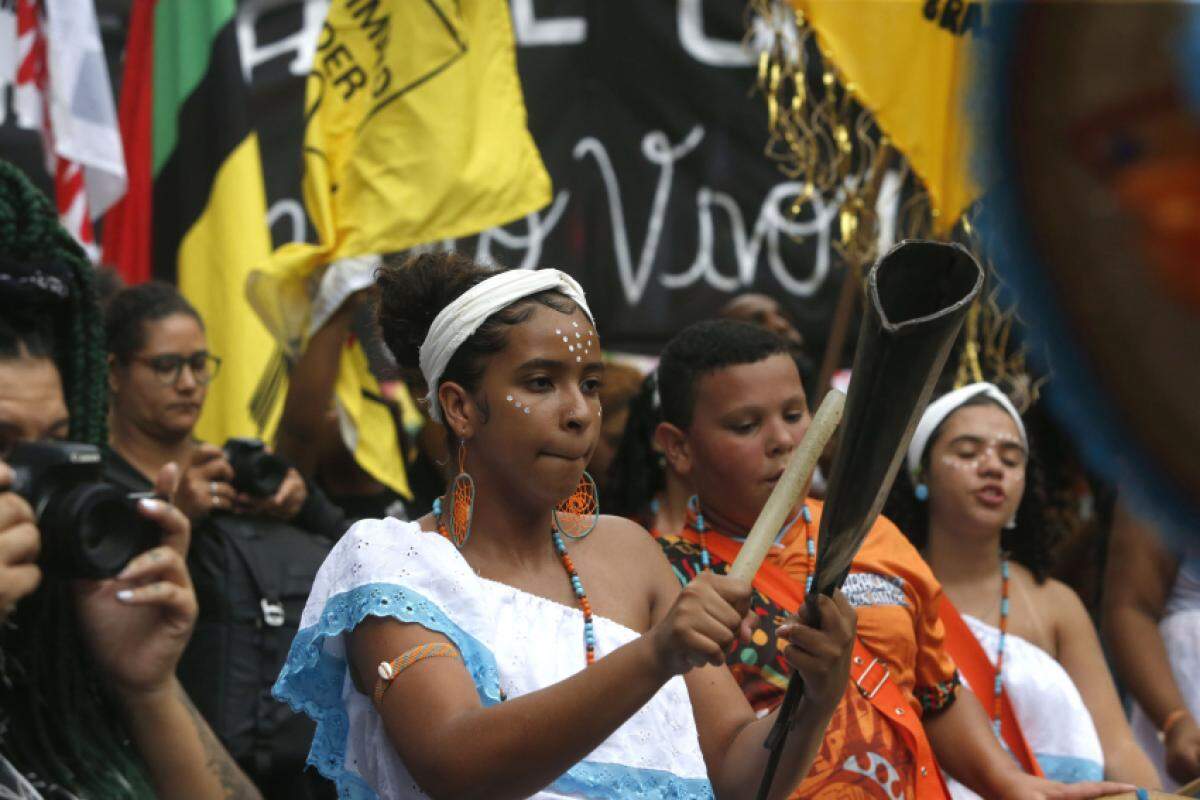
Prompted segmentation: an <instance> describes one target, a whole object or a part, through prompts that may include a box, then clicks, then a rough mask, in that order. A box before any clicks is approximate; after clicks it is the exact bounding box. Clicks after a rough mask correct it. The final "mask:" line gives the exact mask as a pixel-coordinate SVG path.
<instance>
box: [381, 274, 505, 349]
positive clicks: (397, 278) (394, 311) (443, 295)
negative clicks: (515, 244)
mask: <svg viewBox="0 0 1200 800" xmlns="http://www.w3.org/2000/svg"><path fill="white" fill-rule="evenodd" d="M491 274H492V273H491V271H490V270H487V269H484V268H483V267H481V266H480V265H479V264H477V263H475V261H473V260H471V259H470V258H467V257H466V256H463V255H460V254H458V253H454V252H444V251H443V252H436V253H421V254H419V255H411V256H408V257H406V258H405V257H401V256H388V257H386V258H385V259H384V260H383V266H381V267H380V268H379V271H378V272H377V273H376V281H377V283H378V285H379V329H380V332H381V333H382V334H383V340H384V342H386V343H387V346H388V348H389V349H390V350H391V351H392V355H393V356H394V357H395V359H396V363H397V364H399V365H400V367H401V368H402V369H406V370H414V369H416V370H419V369H420V367H421V344H422V343H424V341H425V336H426V335H427V334H428V333H429V328H430V326H431V325H433V320H434V318H435V317H437V315H438V313H440V312H441V310H442V309H443V308H445V307H446V306H448V305H450V303H452V302H453V301H454V300H455V299H456V298H458V297H459V296H461V295H462V294H463V293H464V292H466V291H467V290H468V289H470V288H471V287H472V286H474V285H476V284H477V283H480V282H481V281H483V280H484V279H486V278H487V277H488V276H489V275H491Z"/></svg>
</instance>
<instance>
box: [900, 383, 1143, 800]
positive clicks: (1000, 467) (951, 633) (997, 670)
mask: <svg viewBox="0 0 1200 800" xmlns="http://www.w3.org/2000/svg"><path fill="white" fill-rule="evenodd" d="M906 466H907V475H908V478H909V482H908V483H907V484H905V482H904V481H897V485H896V489H895V491H894V492H893V496H892V498H891V499H890V501H889V503H888V507H887V508H886V509H885V513H886V514H887V515H888V516H889V518H891V519H893V520H894V521H895V522H896V524H897V525H899V526H900V528H901V529H902V530H903V531H904V532H905V533H906V534H908V536H909V538H910V539H912V540H913V543H914V544H915V545H916V546H917V547H918V548H920V550H921V552H922V555H923V556H924V557H925V560H926V561H928V562H929V565H930V566H931V567H932V568H933V572H934V575H935V576H936V577H937V579H938V580H939V581H940V582H941V584H942V588H943V590H944V591H945V595H946V597H947V598H948V599H949V600H950V602H951V603H952V604H953V608H948V607H943V610H942V619H943V622H944V624H945V626H946V630H947V638H946V646H947V649H948V650H949V651H950V652H951V654H952V655H954V657H955V660H956V662H958V664H959V668H960V670H961V671H962V673H963V675H964V678H965V679H966V682H968V683H970V684H971V688H972V690H973V691H974V692H975V693H976V695H978V696H979V698H980V700H981V702H982V703H983V705H984V709H985V710H986V711H988V712H989V714H990V715H991V717H992V722H993V726H994V727H995V728H996V730H997V735H999V736H1000V737H1001V738H1002V739H1003V740H1004V742H1005V743H1006V745H1008V747H1009V749H1010V751H1012V752H1014V753H1016V754H1017V757H1018V759H1019V760H1022V761H1026V760H1028V761H1029V762H1030V763H1033V762H1036V767H1030V766H1028V765H1027V769H1040V770H1041V771H1042V772H1044V773H1045V775H1046V776H1047V777H1048V778H1053V779H1055V780H1059V781H1063V782H1067V783H1073V782H1077V781H1083V780H1100V779H1101V778H1108V779H1110V780H1118V781H1127V782H1130V783H1134V784H1137V785H1140V786H1145V787H1151V788H1153V787H1156V786H1157V785H1158V778H1157V776H1156V775H1155V773H1154V770H1153V767H1152V766H1151V764H1150V762H1149V760H1148V759H1147V758H1146V755H1145V754H1144V753H1143V752H1142V751H1141V750H1140V749H1139V748H1138V746H1137V744H1136V742H1135V741H1134V739H1133V735H1132V733H1131V731H1130V728H1129V725H1128V723H1127V721H1126V719H1125V716H1124V713H1123V712H1122V709H1121V705H1120V701H1119V699H1118V697H1117V693H1116V689H1115V687H1114V686H1113V681H1112V678H1111V676H1110V675H1109V672H1108V668H1107V666H1106V665H1105V661H1104V655H1103V653H1102V652H1101V649H1100V642H1099V639H1098V638H1097V636H1096V632H1095V630H1094V628H1093V626H1092V622H1091V619H1090V617H1089V616H1088V613H1087V610H1086V609H1085V608H1084V606H1083V603H1082V602H1080V600H1079V598H1078V596H1076V595H1075V593H1074V592H1073V591H1072V590H1071V589H1070V588H1069V587H1067V586H1066V585H1065V584H1063V583H1060V582H1059V581H1056V580H1053V579H1050V578H1048V577H1047V574H1046V573H1047V567H1048V546H1049V544H1050V542H1049V541H1048V539H1049V538H1050V535H1049V533H1048V530H1047V526H1048V521H1047V520H1046V519H1044V517H1043V515H1042V513H1041V512H1042V510H1043V506H1044V503H1043V497H1044V495H1043V492H1042V487H1041V486H1040V474H1038V473H1036V472H1034V471H1032V470H1031V469H1030V463H1029V438H1028V435H1027V433H1026V430H1025V425H1024V423H1023V422H1022V420H1021V415H1020V413H1018V411H1017V409H1016V408H1015V407H1014V406H1013V404H1012V403H1011V402H1010V401H1009V399H1008V398H1007V397H1006V396H1005V395H1004V394H1003V392H1001V391H1000V389H998V388H997V387H996V386H994V385H993V384H990V383H975V384H971V385H969V386H965V387H963V388H961V389H958V390H956V391H953V392H950V393H949V394H947V395H945V396H943V397H941V398H939V399H938V400H935V401H934V402H933V403H931V404H930V405H929V408H928V409H927V410H926V411H925V414H924V415H923V416H922V418H921V420H920V422H919V423H918V425H917V429H916V433H915V434H914V435H913V439H912V442H911V444H910V445H909V449H908V454H907V459H906ZM960 615H961V616H960ZM972 637H973V640H972ZM976 658H977V659H978V661H979V662H980V667H979V668H977V671H976V672H975V675H976V676H977V677H976V680H975V681H974V682H972V681H971V673H970V671H969V668H970V663H971V662H972V661H973V660H974V659H976ZM978 676H981V677H978ZM978 684H983V685H978ZM989 684H990V685H989ZM949 783H950V788H951V793H952V794H953V796H954V797H955V798H973V797H975V796H976V795H974V794H973V793H972V792H971V791H970V790H969V789H967V788H966V787H964V786H962V785H961V784H958V783H956V782H954V781H953V780H951V781H949Z"/></svg>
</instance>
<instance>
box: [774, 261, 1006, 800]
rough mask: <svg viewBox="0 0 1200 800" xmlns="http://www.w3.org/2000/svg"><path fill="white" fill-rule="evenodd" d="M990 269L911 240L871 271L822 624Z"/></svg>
mask: <svg viewBox="0 0 1200 800" xmlns="http://www.w3.org/2000/svg"><path fill="white" fill-rule="evenodd" d="M982 286H983V270H982V269H981V268H980V267H979V264H978V263H977V262H976V261H975V258H974V257H973V256H972V255H971V254H970V253H969V252H968V251H967V249H966V248H964V247H963V246H962V245H958V244H948V243H943V242H928V241H918V240H912V241H904V242H901V243H900V244H898V245H896V246H895V247H893V248H892V249H891V250H889V251H888V252H887V253H886V254H885V255H884V256H883V257H882V258H880V259H879V260H878V261H877V262H875V266H873V267H872V268H871V271H870V272H869V273H868V275H867V287H866V294H867V303H866V309H865V311H864V313H863V320H862V327H861V328H860V330H859V337H858V348H857V350H856V351H855V353H854V366H853V368H852V370H851V373H850V387H849V391H848V392H847V396H846V406H845V412H844V414H843V417H842V433H841V442H840V443H839V445H838V448H837V452H836V453H835V454H834V458H833V467H832V469H831V470H830V475H829V484H828V489H827V491H826V495H825V507H824V510H823V511H822V512H821V526H820V533H819V536H818V545H817V547H818V550H817V562H816V569H815V570H814V572H813V576H812V578H813V580H812V593H813V594H810V596H809V602H806V603H805V607H806V609H807V616H808V621H809V624H816V623H818V622H819V620H818V619H817V618H816V614H817V604H816V603H815V602H812V601H813V600H815V597H814V596H813V595H815V594H816V593H821V594H825V595H832V594H833V591H834V590H835V589H837V588H838V587H840V586H841V585H842V583H843V582H844V581H845V580H846V575H847V574H848V573H849V571H850V562H851V561H852V560H853V559H854V555H855V554H856V553H857V552H858V548H859V546H860V545H861V544H862V541H863V539H864V538H865V537H866V535H867V531H869V530H870V529H871V526H872V525H873V524H874V523H875V519H876V518H877V517H878V516H879V510H880V509H881V508H882V507H883V503H884V500H885V499H886V498H887V494H888V492H889V491H891V488H892V482H893V481H894V480H895V478H896V472H897V471H898V470H899V469H900V464H901V462H902V461H903V459H904V454H905V452H906V450H907V449H908V443H909V440H910V439H912V435H913V431H914V429H915V428H916V425H917V421H918V420H919V419H920V415H921V412H922V411H924V409H925V406H926V405H927V404H928V402H929V396H930V394H932V392H933V388H934V385H935V384H936V382H937V379H938V376H939V375H940V374H941V372H942V368H943V367H944V366H945V364H946V358H947V357H948V356H949V354H950V348H951V347H952V346H953V344H954V339H955V337H957V336H958V332H959V330H960V329H961V328H962V323H963V319H964V318H965V316H966V313H967V309H968V308H969V307H970V305H971V303H972V301H974V299H975V298H976V296H977V295H978V294H979V290H980V288H981V287H982ZM803 691H804V689H803V681H801V680H800V677H799V675H796V674H793V675H792V680H791V683H790V684H789V685H788V690H787V693H786V694H785V695H784V699H783V703H782V704H781V705H780V707H779V716H778V718H777V721H776V723H775V727H774V728H773V729H772V731H771V734H770V735H769V736H768V737H767V742H766V747H768V748H770V749H771V756H770V758H769V759H768V761H767V769H766V772H765V773H764V774H763V780H762V783H761V784H760V785H759V790H758V797H759V798H760V800H765V799H766V797H767V795H768V793H769V792H770V789H771V781H772V779H773V778H774V775H775V770H776V768H777V767H778V764H779V757H780V755H781V754H782V752H783V744H784V741H785V740H786V738H787V733H788V730H789V721H790V720H791V717H792V715H793V714H794V712H795V709H796V705H797V704H798V703H799V701H800V697H801V695H802V694H803Z"/></svg>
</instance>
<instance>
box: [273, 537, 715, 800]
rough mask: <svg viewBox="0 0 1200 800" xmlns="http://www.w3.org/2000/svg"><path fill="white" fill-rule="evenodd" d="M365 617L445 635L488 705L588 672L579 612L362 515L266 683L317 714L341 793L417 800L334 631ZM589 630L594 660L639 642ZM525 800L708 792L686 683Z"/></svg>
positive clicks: (676, 682) (441, 543)
mask: <svg viewBox="0 0 1200 800" xmlns="http://www.w3.org/2000/svg"><path fill="white" fill-rule="evenodd" d="M546 546H547V547H550V546H551V545H550V542H549V534H548V533H547V543H546ZM582 577H583V580H584V582H585V585H586V581H587V576H586V575H585V576H582ZM563 579H564V580H566V577H565V574H564V578H563ZM369 616H379V617H392V618H394V619H397V620H399V621H401V622H411V623H417V624H419V625H422V626H424V627H426V628H428V629H429V630H431V631H437V632H439V633H442V634H444V635H445V636H446V637H447V638H449V639H450V640H451V641H452V642H453V643H454V645H455V646H456V647H457V648H458V650H459V652H460V653H461V654H462V657H463V662H464V664H465V665H466V668H467V670H468V671H469V672H470V674H471V676H472V678H474V681H475V686H476V689H477V690H478V692H479V698H480V700H481V701H482V702H483V704H484V705H485V706H490V705H494V704H496V703H499V702H501V697H502V696H503V697H506V698H510V699H511V698H514V697H519V696H520V695H523V694H527V693H529V692H533V691H536V690H538V689H542V688H545V687H547V686H550V685H552V684H554V683H557V682H559V681H562V680H564V679H566V678H568V677H570V676H571V675H573V674H575V673H577V672H579V671H580V670H582V669H584V668H585V663H584V648H583V614H582V612H581V611H579V609H577V608H569V607H567V606H564V605H560V604H558V603H555V602H552V601H550V600H546V599H544V598H541V597H537V596H534V595H531V594H528V593H526V592H522V591H520V590H518V589H514V588H513V587H511V586H508V585H505V584H502V583H496V582H494V581H489V580H486V579H483V578H480V577H479V576H478V575H476V574H475V573H474V571H472V570H471V568H470V567H469V566H468V564H467V562H466V561H465V560H464V559H463V558H462V556H461V554H459V552H458V551H457V550H456V549H455V547H454V546H453V545H452V544H451V543H450V542H448V541H447V540H445V539H444V538H443V537H441V536H439V535H437V534H435V533H429V532H427V531H422V530H421V529H420V527H419V526H418V525H417V524H416V523H411V522H401V521H399V520H395V519H386V520H363V521H361V522H359V523H358V524H356V525H355V526H354V527H353V528H351V530H350V531H349V532H348V533H347V534H346V535H345V536H343V537H342V539H341V540H340V541H339V542H338V543H337V545H336V546H335V547H334V548H333V550H332V551H331V552H330V554H329V556H328V558H327V559H326V561H325V563H324V564H323V565H322V567H321V569H320V571H319V572H318V573H317V577H316V580H315V581H314V582H313V588H312V593H311V594H310V595H309V598H308V603H307V605H306V607H305V609H304V615H303V617H302V619H301V623H300V631H299V633H298V634H297V635H296V638H295V640H294V641H293V642H292V647H291V651H290V653H289V655H288V660H287V662H286V663H285V664H284V667H283V671H282V672H281V673H280V675H279V679H278V681H277V682H276V683H275V688H274V693H275V696H276V697H277V698H279V699H280V700H283V701H285V702H287V703H288V704H290V705H291V706H292V708H294V709H296V710H297V711H303V712H304V713H306V714H308V715H309V716H310V717H312V718H313V719H314V720H315V721H316V723H317V730H316V734H315V736H314V738H313V744H312V749H311V751H310V752H309V756H308V763H309V764H311V765H313V766H315V767H316V768H317V769H318V770H319V771H320V772H321V774H323V775H325V776H326V777H327V778H329V779H330V780H332V781H334V782H335V783H336V784H337V787H338V795H339V797H340V798H353V799H354V800H375V798H387V799H388V800H392V799H393V798H423V797H426V795H425V794H424V793H423V792H422V791H421V789H420V787H418V786H417V784H416V782H415V781H414V780H413V779H412V776H411V775H410V774H409V772H408V770H407V769H405V766H404V763H403V761H401V759H400V757H399V755H397V753H396V751H395V749H394V748H393V747H392V746H391V743H390V740H389V739H388V736H387V733H386V732H385V730H384V726H383V720H382V719H381V718H380V716H379V714H378V713H377V712H376V711H375V708H374V706H373V704H372V702H371V701H370V699H368V698H367V697H366V696H364V695H363V694H361V693H360V692H358V690H357V689H355V687H354V684H353V682H352V680H351V678H350V676H349V673H348V670H347V663H346V651H345V642H344V639H343V636H344V635H345V634H346V633H347V632H349V631H352V630H353V629H354V628H355V626H357V625H358V624H359V623H360V622H362V620H363V619H365V618H366V617H369ZM595 632H596V657H597V659H599V658H602V657H603V656H604V655H605V654H606V653H611V652H612V651H613V650H615V649H617V648H618V647H621V646H622V645H624V644H626V643H628V642H630V641H632V640H634V639H636V638H637V637H638V636H639V634H638V633H637V632H636V631H633V630H630V629H629V628H626V627H624V626H623V625H620V624H618V623H616V622H613V621H612V620H609V619H605V618H603V617H599V616H597V617H595ZM397 655H399V654H397ZM534 797H536V798H539V799H541V798H547V799H548V798H618V797H620V798H624V797H639V798H711V797H712V788H711V786H710V784H709V782H708V778H707V773H706V770H705V765H704V760H703V758H702V757H701V754H700V745H699V740H698V737H697V734H696V726H695V721H694V719H693V715H692V706H691V702H690V700H689V697H688V693H687V688H686V686H685V685H684V682H683V679H682V678H680V677H675V678H673V679H672V680H670V681H669V682H667V683H666V684H665V685H664V686H663V687H662V689H660V690H659V691H658V693H657V694H655V695H654V697H653V698H652V699H651V700H650V701H649V702H648V703H647V704H646V705H645V706H643V707H642V708H641V709H640V710H639V711H638V712H637V713H636V714H634V715H633V716H632V717H630V718H629V720H627V721H626V722H625V724H624V725H622V726H621V727H620V728H618V729H617V730H616V731H615V732H614V733H613V734H612V735H611V736H610V737H609V738H608V739H607V740H605V741H604V742H603V743H602V744H601V745H600V746H599V747H597V748H596V749H595V750H594V751H593V752H592V753H591V754H589V755H588V756H587V757H586V758H585V759H584V760H583V761H580V762H579V763H577V764H575V765H574V766H572V767H571V768H570V769H568V770H567V771H566V773H564V774H563V775H562V776H561V777H559V778H558V779H557V780H555V781H554V783H552V784H551V785H550V786H548V787H546V788H545V789H544V790H542V791H540V792H538V793H537V794H536V795H534Z"/></svg>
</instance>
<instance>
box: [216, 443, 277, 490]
mask: <svg viewBox="0 0 1200 800" xmlns="http://www.w3.org/2000/svg"><path fill="white" fill-rule="evenodd" d="M225 458H226V459H228V460H229V465H230V466H231V467H233V488H235V489H237V490H238V491H239V492H245V493H246V494H248V495H250V496H251V497H270V496H272V495H273V494H275V492H277V491H279V485H280V484H281V483H283V479H284V478H285V477H287V473H288V469H290V468H289V467H288V464H287V462H286V461H284V460H283V459H282V458H280V457H279V456H277V455H274V454H272V453H269V452H267V448H266V445H264V444H263V443H262V441H261V440H259V439H241V438H236V437H235V438H232V439H229V440H228V441H226V442H225Z"/></svg>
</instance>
